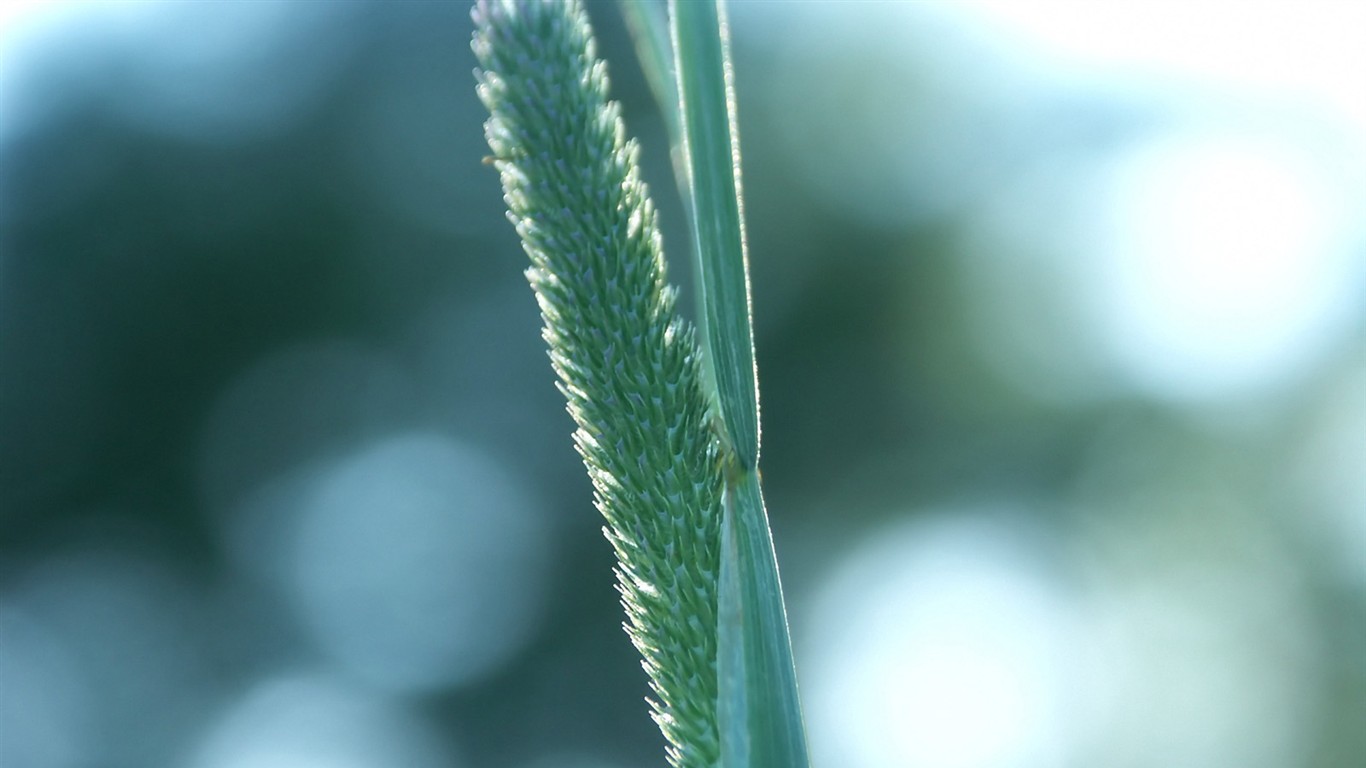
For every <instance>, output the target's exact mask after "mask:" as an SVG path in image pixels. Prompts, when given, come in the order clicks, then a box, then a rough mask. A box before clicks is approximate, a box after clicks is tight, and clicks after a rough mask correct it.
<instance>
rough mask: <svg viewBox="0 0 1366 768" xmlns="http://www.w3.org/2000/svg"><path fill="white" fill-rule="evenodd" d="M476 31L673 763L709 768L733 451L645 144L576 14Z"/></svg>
mask: <svg viewBox="0 0 1366 768" xmlns="http://www.w3.org/2000/svg"><path fill="white" fill-rule="evenodd" d="M473 17H474V22H475V34H474V41H473V48H474V52H475V55H476V56H477V58H478V60H479V65H480V68H481V69H480V70H479V71H478V72H476V77H477V79H478V82H479V85H478V91H479V96H480V98H481V99H482V100H483V102H484V105H485V106H486V107H487V108H488V110H489V113H490V115H491V116H490V118H489V120H488V122H487V124H486V134H487V138H488V143H489V147H490V148H491V149H492V151H493V159H492V161H493V164H494V165H495V167H496V168H497V169H498V172H499V174H500V176H501V178H502V182H503V189H504V198H505V200H506V202H507V205H508V216H509V218H510V219H511V220H512V223H513V224H514V225H515V227H516V230H517V233H518V235H520V237H521V239H522V245H523V247H524V248H525V250H526V252H527V255H528V256H529V257H530V259H531V268H530V269H528V270H527V273H526V274H527V278H528V280H529V281H530V282H531V287H532V288H533V289H534V291H535V294H536V300H537V302H538V304H539V305H540V309H541V316H542V318H543V319H544V321H545V329H544V332H543V336H544V338H545V340H546V342H547V343H548V344H549V347H550V358H551V361H552V365H553V367H554V370H555V373H556V374H557V375H558V377H559V388H560V391H561V392H563V393H564V396H565V398H566V399H567V401H568V409H569V413H570V414H571V415H572V416H573V418H574V422H575V424H576V425H577V430H576V431H575V433H574V442H575V444H576V446H577V448H578V451H579V453H580V454H581V455H582V456H583V460H584V464H585V466H586V467H587V469H588V474H589V477H590V478H592V481H593V488H594V497H595V502H596V504H597V507H598V509H599V510H600V511H601V513H602V515H603V517H604V518H605V519H606V521H607V525H606V527H605V528H604V533H605V534H606V536H607V539H608V541H610V542H611V545H612V547H613V549H614V550H615V552H616V555H617V560H618V567H617V580H618V589H619V590H620V592H621V598H622V604H623V606H624V607H625V610H626V616H627V623H626V631H627V633H628V634H629V635H630V637H631V640H632V641H633V643H634V644H635V647H636V648H637V649H638V650H639V651H640V653H641V656H642V657H643V666H644V667H645V671H646V672H647V673H648V675H649V677H650V685H651V689H652V690H653V694H654V699H653V700H652V701H651V707H652V710H653V715H654V719H655V721H656V722H657V723H658V724H659V727H660V730H661V731H662V732H663V734H664V737H665V739H666V740H667V742H668V747H667V752H668V758H669V762H670V764H672V765H674V766H676V767H677V768H704V767H706V768H711V767H712V766H715V765H716V764H717V762H718V760H719V752H720V748H719V744H718V735H717V723H716V702H717V684H716V637H717V633H716V627H717V620H716V610H717V582H718V578H717V577H718V571H719V563H720V521H721V493H722V488H723V483H724V481H723V470H722V459H721V456H720V450H721V449H720V442H719V440H718V438H717V435H716V433H715V432H714V430H713V427H712V424H713V417H712V414H711V413H710V412H709V410H708V409H709V401H708V397H707V396H706V393H705V391H704V389H703V384H702V368H701V359H700V354H701V353H700V351H699V345H698V342H697V340H696V338H695V334H694V330H693V328H692V326H690V325H689V324H688V323H686V322H685V321H684V320H682V319H681V318H680V317H679V316H678V314H677V312H676V310H675V301H676V292H675V290H674V289H673V288H672V287H670V286H668V285H667V284H666V282H665V269H664V257H663V252H662V247H661V243H660V237H659V232H658V229H657V227H656V221H655V219H656V214H655V209H654V206H653V205H652V204H651V202H650V200H649V197H648V195H647V190H646V187H645V184H644V183H643V182H642V181H641V179H640V173H639V170H638V167H637V162H636V155H637V147H636V145H635V143H634V142H633V141H627V140H626V138H625V129H624V127H623V124H622V121H621V116H620V108H619V107H618V105H617V104H616V103H614V102H612V101H610V100H609V99H608V96H607V91H608V80H607V70H606V66H605V65H604V63H603V62H602V61H600V60H598V59H597V56H596V51H595V48H596V46H595V43H594V41H593V37H592V32H591V30H590V28H589V25H588V19H587V16H586V14H585V13H584V10H583V8H582V7H581V5H580V3H579V2H578V0H562V1H560V2H553V1H552V2H537V1H535V0H521V1H514V0H480V2H479V3H478V4H477V5H476V6H475V9H474V13H473Z"/></svg>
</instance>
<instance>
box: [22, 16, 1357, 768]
mask: <svg viewBox="0 0 1366 768" xmlns="http://www.w3.org/2000/svg"><path fill="white" fill-rule="evenodd" d="M591 13H592V15H593V19H594V21H595V23H596V24H597V26H598V32H599V36H600V38H601V43H602V45H601V51H602V53H603V54H604V56H605V57H606V58H607V59H608V60H609V62H610V65H611V72H612V75H613V87H614V90H615V93H616V95H617V96H618V97H619V98H620V99H622V101H623V103H624V109H625V116H626V119H627V122H628V124H629V127H630V129H631V130H632V132H634V133H635V134H637V135H638V136H639V137H640V138H641V140H642V142H643V144H644V147H645V151H646V155H645V162H646V173H647V176H648V178H649V179H650V180H651V181H652V183H653V187H654V192H655V194H656V198H657V200H658V201H659V204H660V207H661V209H662V215H663V225H664V228H665V235H666V239H667V242H668V247H669V249H670V255H671V258H672V259H673V261H672V265H673V275H674V277H675V278H677V279H678V280H680V281H682V282H684V283H686V281H687V278H688V277H689V272H690V270H689V268H688V267H687V258H688V250H687V240H686V238H687V231H686V227H685V226H684V225H683V218H682V214H681V211H680V207H679V203H678V199H677V193H676V190H675V187H674V185H673V182H672V181H671V178H670V176H669V167H668V163H667V154H666V146H665V138H664V132H663V126H662V125H661V122H660V118H659V116H658V114H657V113H656V111H655V109H654V108H653V106H652V103H651V100H650V96H649V94H648V91H647V90H646V87H645V83H644V80H643V77H642V76H641V75H640V72H639V68H638V66H637V63H636V61H635V58H634V56H633V54H632V51H631V46H630V44H629V39H628V38H627V36H626V33H625V31H624V26H623V25H622V23H621V21H620V19H619V18H618V17H617V15H616V9H615V6H613V5H592V6H591ZM3 14H4V15H3V17H2V18H0V29H3V32H0V55H2V56H3V58H2V59H0V249H2V250H0V765H3V766H4V768H73V767H77V766H115V767H123V766H126V767H127V768H144V767H146V766H183V767H184V768H293V767H294V766H309V767H311V768H312V767H316V768H372V767H374V768H378V767H379V766H398V765H402V766H408V767H409V768H429V767H430V768H507V767H509V766H510V767H512V768H635V767H637V766H642V767H643V766H654V765H662V764H663V760H662V753H661V748H662V745H661V741H660V738H659V736H658V734H657V732H656V731H655V729H654V726H653V725H652V724H651V723H650V721H649V720H648V718H647V717H646V711H645V708H644V706H643V704H642V699H643V697H644V696H645V695H646V692H647V691H646V685H645V678H644V675H643V673H642V672H641V670H640V669H639V666H638V662H637V660H636V658H635V656H634V653H633V651H632V650H631V648H630V647H629V644H628V643H627V640H626V637H625V636H624V634H623V633H622V632H621V630H620V623H621V613H620V609H619V607H618V605H617V602H616V594H615V592H614V591H613V588H612V577H611V573H610V570H611V564H612V561H611V556H610V551H609V549H608V546H607V544H606V543H605V542H604V541H603V540H602V538H601V536H600V534H599V521H598V519H597V516H596V513H595V512H594V511H593V509H592V508H591V506H590V490H589V486H588V483H587V480H586V479H585V477H584V475H583V472H582V469H581V467H580V465H579V461H578V457H577V456H576V455H575V454H574V452H573V450H572V448H571V445H570V440H569V433H570V428H571V425H570V420H569V418H568V416H567V415H566V414H565V413H564V408H563V404H562V401H561V398H560V396H559V395H558V394H557V392H556V391H555V388H554V386H553V384H552V376H551V372H550V367H549V365H548V363H547V360H546V357H545V353H544V351H543V348H542V342H541V340H540V338H539V335H538V328H539V318H538V317H537V314H536V308H535V303H534V301H533V299H532V297H531V293H530V290H529V289H528V288H527V286H526V285H525V283H524V280H523V278H522V274H521V273H522V269H523V265H524V257H523V255H522V254H521V252H520V249H519V246H518V244H517V242H516V239H515V237H514V235H513V232H512V230H511V227H510V226H509V225H508V224H507V222H506V221H505V220H504V218H503V213H502V201H501V194H500V190H499V186H498V180H497V178H496V175H495V174H494V172H493V171H492V170H491V169H490V168H489V167H487V166H485V165H483V164H482V163H481V159H482V157H483V155H484V154H485V152H486V149H485V147H484V144H483V136H482V132H481V123H482V120H483V113H482V110H481V107H480V105H479V104H478V102H477V100H476V98H475V95H474V80H473V77H472V76H471V70H472V68H473V66H474V61H473V58H472V56H471V54H470V52H469V46H468V40H469V35H470V23H469V18H468V8H467V6H466V5H465V4H464V3H446V2H440V3H437V2H349V1H348V2H286V1H275V2H249V3H246V2H227V1H226V0H223V1H219V0H200V1H197V2H190V1H188V0H185V1H181V2H166V1H162V2H153V1H151V0H148V1H147V2H113V0H109V1H107V2H79V3H77V2H56V3H10V4H7V5H6V6H5V9H4V11H3ZM731 15H732V23H733V30H732V31H733V44H734V51H735V56H736V63H735V68H736V77H737V90H738V97H739V107H740V127H741V139H742V148H743V153H744V161H745V167H744V179H745V193H746V200H745V202H746V214H747V216H748V229H749V237H750V247H751V259H752V268H753V287H754V288H753V289H754V316H755V322H756V332H757V345H758V356H759V366H760V375H761V382H762V398H763V415H764V448H763V468H764V479H765V486H766V491H767V498H768V502H769V506H770V514H771V516H772V521H773V526H774V535H775V537H776V540H777V546H778V551H779V557H780V561H781V564H782V568H783V576H784V579H785V583H786V587H787V590H788V598H789V610H790V618H791V622H792V631H793V636H794V641H795V645H796V652H797V659H798V664H799V668H800V679H801V683H802V686H803V688H802V693H803V696H804V699H805V705H806V711H807V718H808V724H809V729H810V740H811V746H812V749H813V752H814V757H815V760H816V763H817V764H818V765H820V766H825V767H827V768H894V767H898V768H899V767H903V766H904V767H907V768H1054V767H1057V768H1064V767H1070V766H1078V767H1080V766H1099V767H1104V768H1111V767H1113V768H1351V767H1352V766H1360V765H1363V764H1364V763H1366V219H1364V218H1363V215H1362V214H1363V211H1366V47H1363V46H1362V45H1361V39H1362V35H1363V30H1366V5H1362V4H1359V3H1350V2H1346V1H1345V0H1344V1H1343V2H1333V1H1331V0H1325V1H1324V2H1307V3H1291V2H1285V3H1253V4H1247V3H1214V4H1211V3H1199V2H1194V3H1190V2H1187V3H1156V4H1153V3H1137V2H1133V3H1129V2H1125V3H1080V2H1075V3H1074V2H1054V1H1051V0H1050V1H1046V2H1045V1H1043V0H1040V1H1036V2H1027V3H1009V2H1004V1H1002V2H989V1H987V0H967V1H965V2H957V3H930V2H914V3H913V2H905V3H890V2H889V3H853V2H848V3H814V2H803V3H796V2H793V3H780V2H764V3H749V2H740V1H737V2H734V3H733V4H732V7H731ZM689 301H690V299H689Z"/></svg>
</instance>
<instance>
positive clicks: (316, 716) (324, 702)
mask: <svg viewBox="0 0 1366 768" xmlns="http://www.w3.org/2000/svg"><path fill="white" fill-rule="evenodd" d="M461 764H462V763H461V761H459V760H458V759H457V758H456V756H455V754H454V750H453V748H452V747H451V745H450V744H448V743H447V742H446V741H445V740H444V739H442V738H440V737H439V736H438V735H437V734H436V733H435V732H434V730H433V729H432V727H431V726H429V725H428V724H427V723H425V722H424V721H423V720H422V719H421V718H419V717H418V716H417V715H416V714H414V713H413V712H412V711H411V710H410V709H408V708H407V707H405V706H403V705H401V704H399V703H396V702H393V701H390V700H387V699H385V698H383V697H379V696H376V695H374V694H371V693H366V692H364V691H362V690H358V689H356V688H352V687H349V686H347V685H346V684H344V683H342V682H340V681H338V680H335V679H332V678H328V677H325V676H320V675H309V674H299V673H293V674H289V675H284V676H281V677H277V678H274V679H269V680H265V681H262V682H259V683H257V684H256V685H255V686H253V687H252V688H250V689H249V690H247V691H246V693H245V694H243V695H242V696H241V697H240V698H239V699H238V700H236V701H234V702H232V703H231V704H230V705H229V706H228V707H226V708H225V710H224V711H223V712H222V713H221V714H220V716H219V718H218V720H217V722H215V723H214V724H213V726H212V727H211V728H209V729H208V731H207V732H206V733H205V735H204V737H203V739H202V741H201V743H200V744H199V745H198V746H197V747H196V748H195V749H194V750H193V752H192V753H191V755H190V757H189V759H188V761H187V763H186V765H187V768H389V766H400V765H401V766H404V768H459V766H460V765H461Z"/></svg>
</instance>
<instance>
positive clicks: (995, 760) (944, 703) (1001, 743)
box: [798, 514, 1085, 768]
mask: <svg viewBox="0 0 1366 768" xmlns="http://www.w3.org/2000/svg"><path fill="white" fill-rule="evenodd" d="M1032 538H1033V535H1032V534H1031V533H1030V532H1029V531H1028V530H1027V529H1020V528H1017V527H1015V526H1014V525H1013V524H1007V523H1002V521H1001V520H999V519H998V518H997V517H996V516H995V515H990V514H988V515H977V514H967V515H964V516H961V517H953V518H950V517H945V518H942V519H937V520H934V521H930V522H921V521H912V522H905V523H901V524H896V525H893V526H891V527H890V528H888V529H887V530H883V531H880V532H878V533H877V534H876V535H875V536H874V537H872V538H870V539H869V540H867V541H865V542H864V543H863V544H861V545H860V546H858V547H857V548H856V549H855V550H854V551H853V552H852V553H851V554H850V555H849V556H848V557H847V558H846V559H845V560H844V561H843V562H842V563H840V564H839V565H838V566H837V567H836V568H835V571H834V572H833V573H832V574H831V575H830V576H829V577H828V578H827V579H826V581H825V585H824V587H823V588H822V590H821V592H820V593H819V594H818V596H817V598H816V602H815V606H814V608H813V611H812V614H811V616H810V618H809V619H808V622H807V624H808V626H809V627H811V629H810V630H808V635H807V636H805V637H801V636H799V638H798V648H799V651H800V652H801V654H802V656H801V660H802V665H803V669H804V671H805V674H804V679H803V697H804V700H805V704H806V707H807V709H808V719H809V726H810V738H811V745H812V749H813V753H814V754H813V760H814V762H815V763H816V764H819V765H842V766H847V768H900V767H901V766H916V767H917V768H1014V767H1016V766H1018V767H1019V768H1026V767H1030V766H1044V765H1058V764H1062V763H1061V762H1060V761H1061V760H1062V759H1063V758H1065V757H1066V756H1067V755H1068V754H1069V750H1070V749H1071V748H1072V747H1073V746H1074V745H1073V744H1072V740H1074V739H1076V738H1078V737H1079V735H1080V734H1079V732H1078V731H1079V729H1080V730H1084V728H1085V724H1084V723H1081V722H1079V718H1075V717H1074V715H1075V711H1074V701H1073V696H1074V690H1073V689H1074V685H1073V678H1074V676H1075V675H1074V669H1075V668H1076V667H1077V666H1079V665H1080V664H1083V663H1085V659H1084V658H1078V657H1077V656H1076V654H1075V649H1076V648H1077V647H1079V645H1080V643H1079V638H1078V636H1077V633H1078V632H1079V629H1078V628H1077V626H1076V623H1075V619H1074V617H1073V616H1072V615H1071V606H1070V605H1069V604H1068V602H1067V600H1066V599H1065V597H1064V596H1063V595H1062V594H1061V593H1060V591H1059V589H1058V588H1057V587H1056V586H1055V585H1054V584H1053V583H1052V581H1051V578H1050V577H1049V575H1048V574H1047V572H1046V570H1045V569H1043V568H1042V567H1041V563H1039V562H1038V561H1037V559H1036V558H1037V553H1036V552H1034V551H1033V550H1032V549H1031V548H1032V542H1031V539H1032Z"/></svg>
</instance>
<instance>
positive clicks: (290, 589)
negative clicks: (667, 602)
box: [282, 432, 550, 691]
mask: <svg viewBox="0 0 1366 768" xmlns="http://www.w3.org/2000/svg"><path fill="white" fill-rule="evenodd" d="M299 498H300V502H301V503H300V505H299V507H298V509H297V512H296V514H297V518H296V520H295V523H294V526H295V528H294V533H293V537H292V540H293V545H292V547H290V548H288V551H287V552H286V553H285V557H286V558H287V561H286V564H285V567H284V569H283V570H282V575H283V576H284V577H285V578H286V580H287V581H286V583H285V585H284V586H285V589H286V591H287V593H288V595H289V597H290V598H291V600H292V602H293V605H294V606H295V609H296V610H297V612H298V614H299V616H300V617H301V618H302V620H303V622H304V625H305V626H306V627H307V629H308V630H309V633H310V635H311V637H312V638H313V641H314V643H316V644H317V646H318V647H319V648H320V649H322V650H323V651H324V653H326V654H327V655H328V656H329V657H330V658H332V659H333V660H334V661H335V662H337V663H338V664H340V665H341V666H342V667H343V668H345V669H346V670H348V671H349V672H351V673H353V674H355V675H357V676H358V677H360V678H361V679H364V680H366V681H368V682H370V683H372V684H376V685H379V686H382V687H384V688H387V689H392V690H396V691H421V690H431V689H438V688H443V687H448V686H456V685H461V684H465V683H468V682H471V681H472V680H474V679H477V678H479V677H481V676H483V675H486V674H488V673H490V672H492V671H493V670H494V669H496V668H497V667H498V666H499V665H500V664H502V663H503V662H506V661H507V660H509V659H510V658H512V657H514V656H515V655H516V653H517V652H518V651H520V650H521V649H522V648H523V647H524V646H525V645H526V644H527V642H528V641H529V640H530V638H531V636H532V634H533V632H534V630H535V629H536V627H537V625H538V623H539V619H540V616H541V612H542V611H541V609H542V606H543V601H544V598H545V593H546V590H547V584H546V579H547V577H548V574H549V568H548V562H547V560H548V556H549V553H550V546H549V540H548V531H547V529H546V527H545V521H544V515H543V514H542V510H541V508H540V507H539V505H538V504H537V502H536V501H535V500H534V499H532V498H530V497H529V496H528V495H527V494H525V493H523V492H522V491H521V490H520V488H519V487H518V485H517V484H516V482H515V481H514V479H513V478H512V476H511V475H509V474H508V473H507V472H506V471H505V470H504V469H503V468H502V467H501V466H499V465H498V464H496V463H494V462H493V461H492V460H490V459H489V458H487V457H486V456H485V455H483V454H481V453H480V452H478V451H476V450H474V449H472V448H471V447H469V446H467V445H464V444H462V443H460V442H459V441H457V440H455V439H452V438H450V437H446V436H443V435H439V434H436V433H429V432H408V433H400V434H396V435H393V436H391V437H388V438H385V439H383V440H379V441H376V442H374V443H372V444H369V445H366V446H365V447H363V448H361V449H360V450H358V451H356V452H355V453H353V454H351V455H349V456H346V457H344V458H341V459H340V460H338V461H336V462H335V463H333V464H332V465H331V466H329V467H327V468H326V469H324V470H322V471H321V472H319V473H318V474H317V476H316V477H315V478H314V479H313V481H312V483H311V484H310V485H309V487H308V488H307V489H306V490H305V491H304V492H303V493H302V494H300V496H299Z"/></svg>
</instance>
